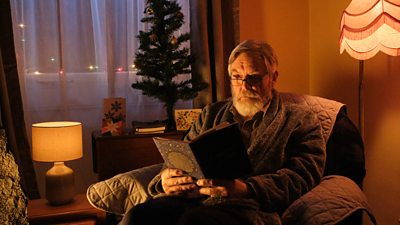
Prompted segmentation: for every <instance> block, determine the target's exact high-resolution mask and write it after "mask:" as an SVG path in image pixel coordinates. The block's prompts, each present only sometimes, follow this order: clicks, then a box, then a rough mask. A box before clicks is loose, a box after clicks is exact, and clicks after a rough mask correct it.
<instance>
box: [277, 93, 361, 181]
mask: <svg viewBox="0 0 400 225" xmlns="http://www.w3.org/2000/svg"><path fill="white" fill-rule="evenodd" d="M280 95H281V99H282V100H283V102H284V103H285V104H301V105H304V106H306V107H309V108H310V109H311V110H312V111H313V112H315V113H316V115H317V117H318V119H319V120H320V123H321V127H322V133H323V137H324V140H325V142H326V154H327V157H326V165H325V170H324V175H325V176H327V175H342V176H346V177H348V178H350V179H352V180H353V181H355V182H356V183H357V184H358V185H359V186H361V183H362V181H363V179H364V177H365V157H364V145H363V141H362V138H361V135H360V133H359V131H358V129H357V128H356V127H355V125H354V124H353V122H352V121H351V120H350V119H349V118H348V117H347V112H346V106H345V105H344V104H343V103H341V102H337V101H334V100H330V99H326V98H321V97H317V96H312V95H303V94H295V93H286V92H285V93H280Z"/></svg>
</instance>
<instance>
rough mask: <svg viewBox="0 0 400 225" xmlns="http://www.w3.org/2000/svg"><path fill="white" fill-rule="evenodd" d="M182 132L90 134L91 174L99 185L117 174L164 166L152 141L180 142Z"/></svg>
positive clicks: (96, 132)
mask: <svg viewBox="0 0 400 225" xmlns="http://www.w3.org/2000/svg"><path fill="white" fill-rule="evenodd" d="M183 135H184V132H168V133H162V134H135V135H122V136H102V135H101V133H100V131H94V132H93V133H92V151H93V152H92V153H93V170H94V172H95V173H97V174H98V176H99V181H101V180H105V179H108V178H111V177H113V176H115V175H117V174H119V173H123V172H127V171H130V170H134V169H138V168H141V167H144V166H149V165H153V164H156V163H161V162H163V159H162V157H161V155H160V153H159V152H158V150H157V147H156V146H155V144H154V142H153V139H152V138H153V137H155V136H159V137H163V138H170V139H181V138H182V137H183Z"/></svg>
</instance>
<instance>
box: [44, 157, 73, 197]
mask: <svg viewBox="0 0 400 225" xmlns="http://www.w3.org/2000/svg"><path fill="white" fill-rule="evenodd" d="M74 195H75V185H74V171H73V170H72V169H71V168H69V167H67V166H66V165H65V164H64V162H55V163H54V166H53V167H52V168H50V169H49V170H48V171H47V172H46V199H47V200H48V201H49V203H50V204H52V205H62V204H66V203H69V202H71V201H72V199H73V197H74Z"/></svg>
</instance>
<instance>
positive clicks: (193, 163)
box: [153, 123, 252, 179]
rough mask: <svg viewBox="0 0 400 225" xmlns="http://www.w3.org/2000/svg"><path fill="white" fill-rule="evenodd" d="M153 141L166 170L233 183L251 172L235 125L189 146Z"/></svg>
mask: <svg viewBox="0 0 400 225" xmlns="http://www.w3.org/2000/svg"><path fill="white" fill-rule="evenodd" d="M153 139H154V142H155V143H156V146H157V148H158V150H159V151H160V153H161V155H162V157H163V158H164V161H165V163H166V166H167V167H170V168H179V169H182V170H184V171H186V172H188V173H189V174H190V175H192V176H193V177H196V178H225V179H234V178H238V177H243V176H245V175H247V174H249V173H250V172H251V171H252V168H251V164H250V160H249V158H248V155H247V149H246V147H245V145H244V143H243V140H242V136H241V133H240V129H239V126H238V124H237V123H233V124H223V125H220V126H217V127H214V128H212V129H210V130H208V131H206V132H204V133H202V134H201V135H199V136H198V137H196V138H195V139H193V140H192V141H190V142H184V141H178V140H168V139H162V138H153Z"/></svg>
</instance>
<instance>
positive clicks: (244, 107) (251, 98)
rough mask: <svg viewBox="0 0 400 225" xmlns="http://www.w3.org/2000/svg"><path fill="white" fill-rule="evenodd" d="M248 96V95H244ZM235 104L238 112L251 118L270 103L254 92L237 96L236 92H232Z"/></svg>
mask: <svg viewBox="0 0 400 225" xmlns="http://www.w3.org/2000/svg"><path fill="white" fill-rule="evenodd" d="M244 96H246V97H244ZM232 97H233V106H235V109H236V110H237V111H238V113H239V114H240V115H241V116H242V117H245V118H251V117H253V116H254V115H255V114H256V113H258V112H259V111H261V110H263V108H264V106H265V105H266V104H267V103H268V101H266V102H265V100H263V99H262V98H261V97H260V96H258V95H257V94H253V93H249V92H247V93H245V94H240V96H237V95H236V93H235V92H234V91H233V92H232Z"/></svg>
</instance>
